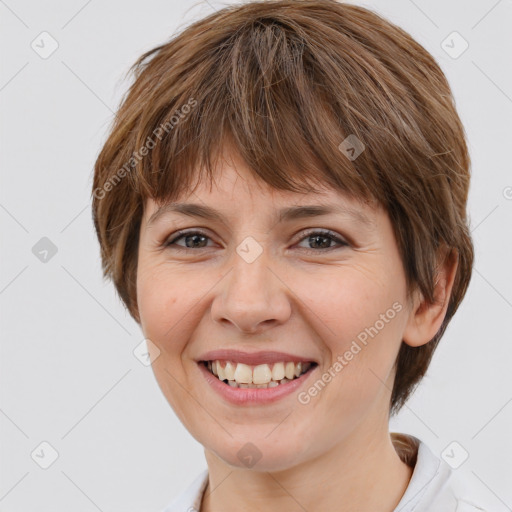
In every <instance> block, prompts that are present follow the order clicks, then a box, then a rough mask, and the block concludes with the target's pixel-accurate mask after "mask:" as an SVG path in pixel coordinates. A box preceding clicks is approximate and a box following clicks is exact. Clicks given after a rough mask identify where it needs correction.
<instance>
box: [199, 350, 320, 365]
mask: <svg viewBox="0 0 512 512" xmlns="http://www.w3.org/2000/svg"><path fill="white" fill-rule="evenodd" d="M217 360H221V361H234V362H237V363H244V364H249V365H258V364H264V363H278V362H281V361H283V362H287V361H293V362H295V363H298V362H299V361H300V362H302V363H310V362H311V363H316V361H315V360H314V359H313V358H311V357H302V356H298V355H295V354H290V353H287V352H274V351H260V352H243V351H241V350H230V349H219V350H212V351H210V352H206V353H204V354H202V355H201V356H200V357H199V358H198V359H197V361H198V362H199V361H217Z"/></svg>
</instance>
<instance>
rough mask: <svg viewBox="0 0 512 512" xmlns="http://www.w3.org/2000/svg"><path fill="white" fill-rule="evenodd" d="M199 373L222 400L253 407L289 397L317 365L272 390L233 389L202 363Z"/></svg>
mask: <svg viewBox="0 0 512 512" xmlns="http://www.w3.org/2000/svg"><path fill="white" fill-rule="evenodd" d="M198 365H199V369H200V371H201V373H202V374H203V375H204V377H205V379H206V381H207V382H208V384H210V386H211V387H212V388H213V389H214V390H215V391H216V392H217V393H219V395H221V396H222V398H224V399H226V400H227V401H228V402H231V403H232V404H235V405H254V404H267V403H272V402H276V401H277V400H280V399H281V398H283V397H285V396H287V395H290V394H291V393H293V392H294V391H296V390H297V389H298V388H299V387H300V386H302V384H303V383H304V381H306V380H307V379H308V378H309V376H310V375H311V374H312V373H313V372H314V371H315V369H316V368H317V365H315V366H313V367H312V368H310V369H309V370H308V371H307V372H305V373H303V374H302V375H301V376H300V377H297V378H296V379H293V380H292V381H291V382H285V383H284V384H279V386H275V387H273V388H266V389H262V388H233V387H231V386H230V385H229V384H226V383H225V382H222V381H221V380H220V379H218V378H217V377H216V376H215V375H213V373H210V371H209V370H208V368H206V366H205V365H204V363H198Z"/></svg>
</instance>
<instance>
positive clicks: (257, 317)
mask: <svg viewBox="0 0 512 512" xmlns="http://www.w3.org/2000/svg"><path fill="white" fill-rule="evenodd" d="M233 261H234V263H233V267H232V268H231V271H230V272H228V275H227V276H225V278H224V279H222V280H221V282H220V283H219V290H218V293H217V295H215V297H214V299H213V301H212V305H211V315H212V318H213V320H214V321H215V322H220V323H222V324H224V327H227V326H229V325H231V326H232V327H234V328H236V329H238V330H239V331H241V332H243V333H246V334H258V333H262V332H265V331H266V330H268V329H270V328H272V327H276V326H278V325H281V324H283V323H284V322H286V321H287V320H288V319H289V317H290V315H291V311H292V308H291V304H290V300H289V289H288V287H287V286H286V284H285V282H283V281H284V280H283V279H282V277H281V276H279V275H278V274H277V273H276V272H275V270H273V269H271V268H270V267H271V265H269V264H270V263H271V262H270V261H269V259H268V258H267V257H266V254H265V252H263V253H262V254H260V255H259V257H257V258H256V259H255V260H254V261H252V262H250V263H249V262H248V261H246V260H245V259H244V258H243V257H241V256H239V254H235V256H234V258H233Z"/></svg>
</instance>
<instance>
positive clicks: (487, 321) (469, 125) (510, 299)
mask: <svg viewBox="0 0 512 512" xmlns="http://www.w3.org/2000/svg"><path fill="white" fill-rule="evenodd" d="M226 3H229V2H226ZM353 3H357V4H359V5H365V6H367V7H370V8H372V9H374V10H376V11H378V12H380V13H381V14H383V15H384V16H386V17H387V18H388V19H389V20H391V21H393V22H395V23H397V24H398V25H400V26H402V27H403V28H404V29H406V30H407V31H408V32H410V33H411V34H412V35H413V37H415V38H416V39H417V40H418V41H419V42H420V43H421V44H422V45H423V46H425V47H426V48H427V50H428V51H430V52H431V53H432V54H433V55H434V57H435V58H436V60H437V61H438V62H439V64H440V65H441V67H442V69H443V70H444V71H445V73H446V75H447V77H448V80H449V82H450V84H451V86H452V88H453V91H454V95H455V98H456V103H457V108H458V110H459V112H460V116H461V118H462V121H463V123H464V125H465V127H466V130H467V134H468V140H469V144H470V150H471V156H472V161H473V181H472V187H471V194H470V214H471V225H472V233H473V236H474V241H475V245H476V265H475V271H474V276H473V280H472V282H471V286H470V289H469V292H468V294H467V297H466V299H465V301H464V303H463V305H462V306H461V308H460V310H459V312H458V313H457V315H456V316H455V318H454V320H453V321H452V323H451V325H450V327H449V328H448V330H447V332H446V335H445V337H444V339H443V340H442V342H441V345H440V346H439V348H438V350H437V352H436V354H435V357H434V360H433V362H432V365H431V367H430V370H429V372H428V376H427V377H426V378H425V380H424V381H423V384H422V385H421V387H420V388H419V390H418V391H417V393H416V394H415V395H414V397H413V398H412V399H411V400H410V402H409V403H408V405H407V406H406V407H405V408H404V409H403V411H402V413H401V414H400V415H399V417H398V418H396V419H394V420H392V423H391V429H392V430H394V431H401V432H408V433H411V434H414V435H416V436H418V437H420V438H421V439H423V440H424V441H425V442H427V444H428V445H429V446H430V447H431V448H432V449H433V450H434V451H435V452H436V453H437V454H438V455H441V453H442V452H443V450H444V449H445V448H446V447H447V446H448V445H449V444H450V443H452V442H453V441H457V442H458V443H459V444H460V445H461V446H462V447H463V448H464V449H465V450H467V452H468V453H469V458H468V459H467V461H465V462H464V464H462V466H461V467H460V468H459V469H457V472H459V473H461V474H462V475H463V476H465V477H466V478H467V479H469V482H470V484H471V486H472V487H473V488H474V489H475V490H476V491H477V492H478V493H480V494H481V495H482V496H483V497H485V498H486V499H487V500H488V501H489V502H490V503H491V504H492V510H493V511H495V512H501V511H505V510H512V470H511V461H512V442H511V439H510V431H511V426H512V404H511V403H510V402H511V401H512V385H511V384H512V380H511V369H510V366H511V355H512V343H511V335H510V332H511V327H512V325H511V323H512V322H511V319H512V286H511V282H512V268H511V266H510V255H511V254H512V238H511V236H510V235H511V225H512V188H511V187H512V175H511V172H510V143H511V142H512V141H511V140H510V134H511V132H512V122H511V120H512V116H511V113H512V72H511V69H512V66H511V65H510V64H511V49H512V35H511V32H512V31H511V30H510V27H511V24H512V2H511V1H510V0H508V1H507V0H501V1H496V0H485V1H476V0H473V1H471V2H467V1H448V2H447V1H446V0H445V1H439V0H436V1H429V2H427V1H426V0H416V1H412V0H393V1H387V2H379V1H377V0H374V1H371V2H366V3H363V2H353ZM222 5H224V4H221V3H220V2H215V1H214V0H210V2H188V3H184V2H177V1H171V0H166V1H163V0H150V1H145V2H128V3H127V2H121V1H120V0H110V1H108V2H100V1H98V0H92V1H91V0H90V1H88V2H87V1H84V0H73V1H67V2H58V1H45V2H36V1H34V0H32V1H29V2H21V1H19V0H18V1H16V0H7V1H5V2H4V1H0V27H1V48H2V68H1V79H0V102H1V124H0V129H1V152H0V154H1V158H2V165H1V167H0V172H1V191H0V222H1V228H2V229H1V237H2V240H1V265H0V307H1V344H2V345H1V373H0V378H1V386H0V392H1V402H0V429H1V439H0V442H1V445H0V450H1V455H0V464H1V466H0V469H1V473H0V511H7V510H9V511H33V510H36V508H37V510H38V511H40V512H45V511H48V512H49V511H52V512H59V511H63V512H64V511H66V512H67V511H69V510H73V511H76V512H78V511H83V512H92V511H94V510H100V511H105V512H106V511H125V512H131V511H133V512H135V511H140V510H145V511H157V510H159V509H161V508H162V507H163V506H164V505H165V504H167V503H168V502H169V501H170V500H171V498H173V497H174V496H175V495H176V494H177V493H179V492H180V491H181V490H182V489H183V488H184V487H185V486H187V485H188V484H189V483H190V481H191V480H192V479H193V478H195V476H196V475H197V474H198V472H199V471H200V470H201V469H203V468H204V467H206V466H205V462H204V457H203V451H202V447H201V446H200V445H199V444H198V443H197V442H196V441H194V440H193V439H192V437H191V436H190V435H189V434H188V432H187V431H186V430H185V429H184V427H183V426H182V425H181V423H180V422H179V421H178V419H177V418H176V417H175V415H174V413H173V411H172V410H171V408H170V407H169V405H168V404H167V402H166V401H165V399H164V398H163V396H162V394H161V391H160V389H159V388H158V386H157V384H156V381H155V379H154V376H153V373H152V371H151V368H150V367H146V366H144V365H142V364H141V363H140V362H139V360H138V359H136V358H135V357H134V355H133V352H132V351H133V350H134V348H135V347H136V346H137V345H139V344H140V342H141V341H142V339H143V335H142V333H141V331H140V330H139V328H138V326H137V324H136V323H135V322H134V321H133V320H132V319H131V318H130V317H129V315H128V314H127V313H126V311H125V310H124V308H123V307H122V305H121V302H120V300H119V299H118V298H117V296H116V294H115V292H114V288H113V286H112V285H111V284H110V283H104V282H103V281H102V277H101V268H100V260H99V246H98V243H97V240H96V237H95V234H94V231H93V225H92V220H91V210H90V193H91V184H92V167H93V163H94V160H95V158H96V156H97V154H98V152H99V149H100V147H101V145H102V143H103V142H104V140H105V136H106V132H107V129H108V126H109V124H110V121H111V118H112V114H113V112H114V111H115V109H116V107H117V105H118V103H119V101H120V98H121V95H122V94H123V93H124V91H125V89H126V85H127V83H126V82H122V81H121V79H122V76H123V73H124V72H125V71H126V70H127V69H128V67H129V65H130V64H131V63H132V62H133V61H134V60H135V59H136V58H137V57H138V56H139V55H140V54H141V53H142V52H144V51H146V50H148V49H150V48H152V47H153V46H155V45H157V44H159V43H162V42H163V41H166V40H167V39H168V38H169V37H170V36H171V35H172V34H173V33H175V32H176V31H177V30H178V29H179V28H182V27H183V26H185V25H186V24H188V23H190V22H191V21H193V20H196V19H198V18H200V17H203V16H204V15H206V14H208V13H210V12H211V11H212V10H213V9H218V8H220V7H221V6H222ZM43 31H47V32H49V33H50V34H51V36H52V37H53V38H54V39H55V40H56V41H57V42H58V45H59V46H58V49H57V50H56V51H55V52H54V53H53V54H52V55H51V56H50V57H48V58H47V59H43V58H41V57H40V56H39V55H38V53H36V52H35V51H34V50H33V49H32V48H31V43H32V41H34V40H36V43H37V41H38V39H37V38H38V37H39V34H40V33H41V32H43ZM453 31H457V32H459V33H460V34H461V36H462V37H463V38H464V39H465V40H466V41H467V42H468V43H469V48H468V49H467V50H466V51H465V52H464V53H463V54H462V55H460V56H459V57H458V58H456V59H455V58H452V57H451V56H450V55H448V53H446V51H445V50H444V49H443V47H442V42H443V41H444V40H445V39H446V38H447V36H448V35H449V34H451V33H452V32H453ZM39 44H40V45H41V44H42V43H39ZM457 44H459V43H455V49H457ZM46 48H48V46H46ZM42 237H47V238H49V239H50V240H51V241H52V242H53V244H55V246H56V247H57V253H56V254H55V255H54V256H53V257H51V258H49V260H48V261H47V262H46V263H43V262H42V261H40V260H39V259H38V258H37V257H36V256H35V255H34V254H33V252H32V248H33V246H34V245H35V244H36V243H37V242H38V241H39V240H40V239H41V238H42ZM43 441H46V442H47V443H49V444H50V445H51V446H53V447H54V449H55V450H56V451H57V452H58V454H59V457H58V458H57V460H56V461H55V462H54V463H53V464H52V465H51V466H50V467H49V468H48V469H42V468H41V467H40V466H39V465H38V464H37V463H36V462H35V461H34V460H33V458H32V457H31V454H32V453H33V452H34V450H36V451H35V454H36V455H34V458H35V459H36V460H39V461H42V460H43V459H44V457H48V454H49V451H48V449H46V451H45V450H44V449H43V452H44V455H43V452H41V447H40V444H41V443H42V442H43ZM43 448H44V445H43ZM456 450H460V448H458V447H457V448H456ZM37 454H39V459H37ZM458 456H460V453H459V452H457V457H458Z"/></svg>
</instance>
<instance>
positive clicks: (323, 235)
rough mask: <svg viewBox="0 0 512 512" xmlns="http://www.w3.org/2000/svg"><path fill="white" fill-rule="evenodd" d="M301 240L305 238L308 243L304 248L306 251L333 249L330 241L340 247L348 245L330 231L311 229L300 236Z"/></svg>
mask: <svg viewBox="0 0 512 512" xmlns="http://www.w3.org/2000/svg"><path fill="white" fill-rule="evenodd" d="M302 240H306V241H307V243H308V244H309V245H310V247H309V248H306V249H305V250H306V251H307V252H322V251H327V250H330V249H333V247H332V246H331V243H332V242H335V243H337V244H338V245H340V246H342V247H344V246H348V243H347V242H345V241H344V240H342V239H341V238H339V237H338V236H336V235H335V234H334V233H332V232H331V231H312V232H310V233H308V234H307V235H306V236H305V237H304V238H302ZM302 240H301V241H302Z"/></svg>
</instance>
